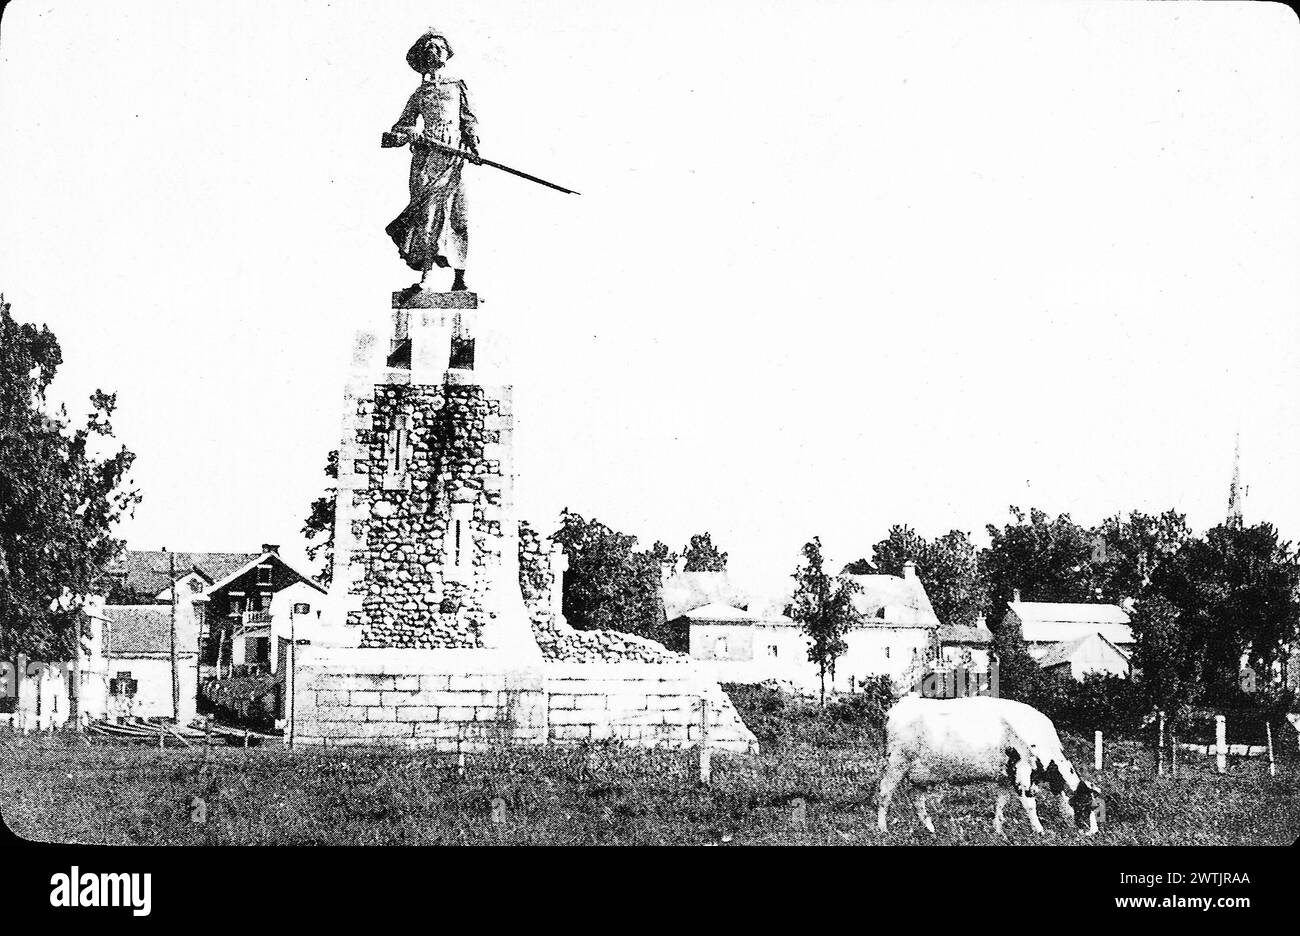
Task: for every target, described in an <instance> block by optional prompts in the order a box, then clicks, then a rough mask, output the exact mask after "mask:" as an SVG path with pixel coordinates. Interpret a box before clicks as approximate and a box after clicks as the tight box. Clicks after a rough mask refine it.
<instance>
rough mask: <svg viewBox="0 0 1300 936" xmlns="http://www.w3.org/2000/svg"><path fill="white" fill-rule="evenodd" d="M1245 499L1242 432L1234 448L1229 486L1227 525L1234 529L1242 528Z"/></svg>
mask: <svg viewBox="0 0 1300 936" xmlns="http://www.w3.org/2000/svg"><path fill="white" fill-rule="evenodd" d="M1245 500H1246V491H1245V488H1243V487H1242V486H1241V433H1237V436H1236V441H1235V443H1234V444H1233V448H1232V484H1231V485H1230V486H1229V487H1228V520H1227V525H1228V526H1229V527H1231V528H1232V529H1234V530H1240V529H1241V526H1242V515H1241V508H1242V504H1243V502H1244V501H1245Z"/></svg>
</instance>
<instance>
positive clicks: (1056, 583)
mask: <svg viewBox="0 0 1300 936" xmlns="http://www.w3.org/2000/svg"><path fill="white" fill-rule="evenodd" d="M1010 510H1011V516H1012V518H1013V520H1014V522H1012V523H1008V524H1006V525H1005V526H1003V527H1002V528H1001V529H999V528H998V527H996V526H994V525H993V524H991V523H990V524H989V525H988V526H987V528H986V529H987V530H988V534H989V538H990V543H989V546H988V547H987V548H986V549H983V550H981V551H980V555H979V566H980V569H981V570H982V572H983V575H984V579H985V581H986V582H987V585H988V596H989V625H990V627H991V628H992V629H994V630H996V629H997V628H998V627H999V626H1000V625H1001V622H1002V618H1003V616H1004V615H1005V612H1006V606H1007V602H1008V601H1010V600H1011V598H1012V594H1013V592H1014V591H1015V590H1016V589H1019V590H1020V595H1021V597H1022V598H1023V599H1025V600H1026V601H1092V600H1095V598H1096V593H1095V591H1094V585H1093V578H1094V576H1093V569H1092V566H1091V559H1092V550H1093V538H1092V536H1091V535H1089V531H1087V530H1085V529H1084V528H1083V527H1081V526H1079V525H1078V524H1077V523H1075V522H1074V521H1073V520H1071V519H1070V515H1069V514H1061V515H1060V516H1058V517H1057V518H1056V519H1054V520H1053V519H1052V518H1050V517H1049V516H1048V515H1047V513H1046V512H1045V511H1042V510H1038V509H1037V508H1034V509H1032V510H1030V512H1029V515H1028V516H1026V515H1025V513H1024V511H1022V510H1021V509H1020V508H1018V507H1011V508H1010Z"/></svg>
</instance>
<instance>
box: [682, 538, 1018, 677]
mask: <svg viewBox="0 0 1300 936" xmlns="http://www.w3.org/2000/svg"><path fill="white" fill-rule="evenodd" d="M847 578H849V579H851V580H852V581H853V582H855V583H856V584H857V585H858V588H859V591H858V593H857V594H855V595H854V597H853V610H854V611H855V612H856V615H857V623H856V625H855V626H854V627H853V628H851V629H850V630H849V632H848V633H847V634H846V635H845V643H846V644H847V649H846V650H845V652H844V654H843V655H841V656H840V657H839V658H838V659H837V660H836V661H835V667H834V672H833V673H828V674H827V680H826V686H827V689H828V690H835V691H840V692H851V691H854V690H856V689H857V688H858V687H859V684H860V682H861V680H863V679H867V678H870V677H875V676H888V677H889V678H890V679H891V680H893V681H894V682H896V683H900V684H901V683H902V682H904V681H906V680H907V679H908V678H910V676H911V675H912V674H914V673H915V672H917V671H918V670H919V669H921V668H923V667H924V666H926V665H929V664H932V663H943V664H948V665H950V666H953V665H966V666H968V667H970V668H971V669H972V670H975V671H987V669H988V650H989V645H990V643H991V641H992V635H991V634H990V633H989V631H988V630H987V628H983V627H975V626H966V627H962V626H945V625H942V624H941V623H940V621H939V619H938V617H936V616H935V613H934V608H933V606H932V605H931V603H930V598H929V596H928V595H927V594H926V592H925V587H924V585H922V583H921V580H920V578H919V577H918V576H917V574H916V567H915V565H914V564H913V563H911V562H908V563H906V564H905V565H904V567H903V574H902V575H901V576H899V575H879V574H869V575H850V576H847ZM790 600H791V596H790V595H789V594H784V595H780V596H777V597H775V598H767V599H761V598H756V597H747V596H745V595H743V594H741V593H740V592H738V591H737V590H736V589H735V588H734V587H732V586H731V584H730V581H729V580H728V579H727V578H726V574H725V573H721V572H712V573H686V575H685V576H683V575H677V576H673V577H672V578H670V579H668V580H666V581H665V583H664V605H665V613H666V614H667V616H668V624H669V627H670V629H672V630H673V632H674V634H675V636H676V639H677V642H678V644H679V645H680V646H683V647H685V648H688V651H687V652H689V654H690V656H691V657H692V658H693V659H696V660H699V661H701V662H702V663H705V664H707V665H708V667H709V669H710V671H711V672H712V673H713V674H714V675H715V676H716V678H717V679H719V680H720V681H723V682H747V683H756V682H764V681H766V680H777V681H780V682H786V683H791V684H793V685H795V686H798V687H800V688H803V689H813V688H816V687H817V686H818V685H819V683H820V678H819V673H818V669H817V667H816V666H815V665H814V664H813V663H812V662H810V661H809V659H808V648H809V646H810V641H809V639H808V637H807V635H806V634H805V633H804V632H803V630H802V628H800V627H799V625H798V624H797V623H796V622H795V621H794V620H792V619H791V618H790V617H789V616H788V615H787V614H786V613H785V609H786V607H787V606H788V605H789V603H790ZM692 605H694V606H692Z"/></svg>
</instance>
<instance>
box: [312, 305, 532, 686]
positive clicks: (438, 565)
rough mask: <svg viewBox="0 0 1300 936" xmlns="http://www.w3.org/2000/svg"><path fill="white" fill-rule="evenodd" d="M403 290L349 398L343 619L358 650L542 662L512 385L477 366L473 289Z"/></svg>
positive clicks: (340, 518) (342, 499)
mask: <svg viewBox="0 0 1300 936" xmlns="http://www.w3.org/2000/svg"><path fill="white" fill-rule="evenodd" d="M399 295H401V296H402V297H403V301H402V303H401V304H400V305H399V299H398V298H397V297H396V296H395V298H394V312H393V332H392V334H391V336H388V340H387V342H385V341H382V340H381V339H380V337H379V336H378V335H377V334H375V333H373V332H360V333H358V335H357V338H356V343H355V346H354V352H353V359H352V370H353V372H352V375H351V378H350V380H349V381H348V393H347V394H346V397H345V403H344V406H345V412H344V417H343V427H342V438H341V439H340V445H339V498H338V503H337V505H336V514H335V567H336V583H337V584H336V588H337V589H342V590H343V591H342V593H341V595H340V598H341V599H342V603H343V604H344V605H345V606H346V621H347V624H348V625H349V627H350V628H356V629H357V644H358V645H359V646H361V647H375V648H396V647H412V648H461V649H474V648H481V649H483V648H490V649H496V650H498V651H501V652H504V653H508V654H509V655H510V656H511V657H512V658H517V659H518V660H519V661H521V662H524V661H528V660H540V659H541V651H540V650H539V649H538V646H537V641H536V640H535V639H534V638H533V634H532V628H531V625H530V623H529V620H528V614H527V611H526V610H525V608H524V602H523V598H522V595H521V593H520V589H519V573H518V549H519V546H518V528H517V521H516V519H515V518H514V516H513V508H514V497H513V494H514V474H513V466H514V458H513V448H514V408H513V399H512V393H511V387H510V386H509V385H508V384H500V383H489V384H485V383H484V382H483V381H482V380H481V379H480V375H479V374H477V373H475V372H474V370H473V363H474V362H473V357H474V355H473V348H474V338H473V327H474V326H473V322H472V320H471V319H472V317H473V316H474V315H476V314H477V313H476V312H475V311H473V310H474V307H475V306H476V305H477V301H476V297H475V295H474V294H473V293H466V292H451V293H433V292H423V293H421V294H420V295H421V296H422V297H423V298H422V299H421V300H420V302H419V303H418V304H415V305H410V304H407V303H406V302H405V301H404V300H407V299H409V298H410V296H409V294H399ZM343 596H346V597H343Z"/></svg>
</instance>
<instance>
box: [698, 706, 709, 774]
mask: <svg viewBox="0 0 1300 936" xmlns="http://www.w3.org/2000/svg"><path fill="white" fill-rule="evenodd" d="M711 775H712V764H710V763H709V700H708V698H707V697H706V696H704V695H701V696H700V783H706V784H707V783H708V782H709V778H710V776H711Z"/></svg>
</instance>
